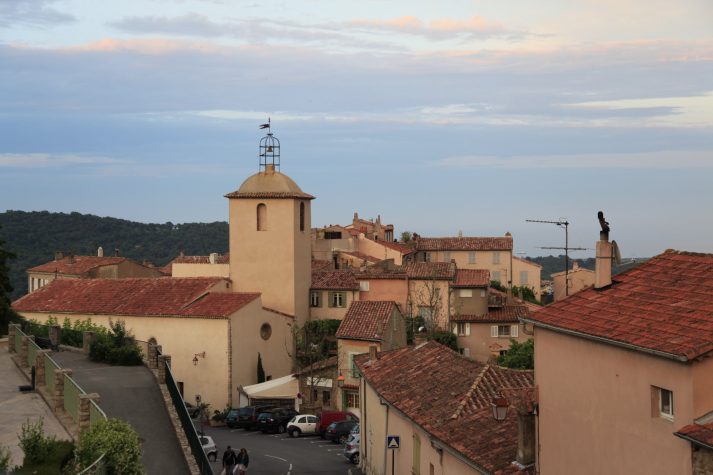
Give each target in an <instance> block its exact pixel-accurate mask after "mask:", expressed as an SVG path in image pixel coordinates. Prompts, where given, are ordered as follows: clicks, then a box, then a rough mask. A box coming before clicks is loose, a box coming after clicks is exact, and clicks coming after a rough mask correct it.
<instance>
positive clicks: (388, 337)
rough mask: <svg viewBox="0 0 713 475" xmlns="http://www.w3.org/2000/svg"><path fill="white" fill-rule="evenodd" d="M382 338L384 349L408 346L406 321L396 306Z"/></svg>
mask: <svg viewBox="0 0 713 475" xmlns="http://www.w3.org/2000/svg"><path fill="white" fill-rule="evenodd" d="M382 340H383V343H382V345H381V349H382V350H383V351H389V350H393V349H396V348H403V347H404V346H406V321H405V320H404V317H403V316H402V315H401V312H399V311H398V309H397V308H396V307H394V311H393V312H392V313H391V318H389V321H388V322H386V326H385V327H384V334H383V335H382Z"/></svg>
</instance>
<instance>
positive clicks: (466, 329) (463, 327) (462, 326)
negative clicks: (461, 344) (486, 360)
mask: <svg viewBox="0 0 713 475" xmlns="http://www.w3.org/2000/svg"><path fill="white" fill-rule="evenodd" d="M456 335H458V336H469V335H470V323H467V322H458V323H456Z"/></svg>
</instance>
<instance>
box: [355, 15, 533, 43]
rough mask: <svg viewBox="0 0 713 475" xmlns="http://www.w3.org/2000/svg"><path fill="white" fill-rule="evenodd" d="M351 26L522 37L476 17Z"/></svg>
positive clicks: (436, 34) (408, 19)
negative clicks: (426, 22)
mask: <svg viewBox="0 0 713 475" xmlns="http://www.w3.org/2000/svg"><path fill="white" fill-rule="evenodd" d="M349 24H350V25H351V26H354V27H357V28H365V29H368V30H372V31H384V32H396V33H406V34H412V35H421V36H426V37H431V38H434V37H440V38H445V37H448V36H522V33H521V32H516V31H514V30H508V29H506V28H505V27H504V26H503V25H501V24H499V23H495V22H491V21H488V20H486V19H485V18H484V17H482V16H477V15H474V16H472V17H470V18H468V19H466V20H454V19H451V18H443V19H438V20H433V21H431V22H429V23H428V24H425V23H424V22H423V21H421V20H420V19H419V18H417V17H415V16H411V15H406V16H402V17H398V18H393V19H390V20H371V19H363V18H359V19H355V20H352V21H351V22H349Z"/></svg>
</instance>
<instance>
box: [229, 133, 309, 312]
mask: <svg viewBox="0 0 713 475" xmlns="http://www.w3.org/2000/svg"><path fill="white" fill-rule="evenodd" d="M260 128H263V129H267V131H268V132H267V135H266V136H265V137H263V138H262V139H261V140H260V146H259V156H258V158H259V161H258V163H259V170H258V172H257V173H256V174H254V175H252V176H251V177H249V178H248V179H247V180H245V181H244V182H243V184H242V185H240V188H238V190H237V191H234V192H232V193H228V194H227V195H225V197H226V198H228V200H229V213H230V278H231V280H232V281H233V290H234V291H236V292H260V293H261V294H262V304H263V305H264V306H265V307H268V308H271V309H273V310H277V311H279V312H283V313H287V314H289V315H293V316H294V317H295V319H296V321H297V323H298V324H299V325H303V324H304V322H305V321H306V320H307V316H308V312H309V306H308V301H309V287H310V284H311V278H312V276H311V274H312V251H311V236H310V232H311V207H310V204H311V201H312V200H313V199H314V196H312V195H310V194H307V193H305V192H303V191H302V190H301V189H300V187H299V186H298V185H297V183H295V182H294V181H293V180H292V179H291V178H290V177H288V176H287V175H285V174H283V173H281V172H280V141H279V140H278V139H277V137H275V136H274V135H273V133H272V130H271V124H270V123H269V122H268V123H267V124H263V125H262V126H260Z"/></svg>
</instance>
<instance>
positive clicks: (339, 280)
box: [310, 270, 359, 290]
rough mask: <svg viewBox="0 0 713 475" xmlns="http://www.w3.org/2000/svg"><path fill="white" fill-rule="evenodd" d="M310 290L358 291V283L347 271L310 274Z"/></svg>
mask: <svg viewBox="0 0 713 475" xmlns="http://www.w3.org/2000/svg"><path fill="white" fill-rule="evenodd" d="M310 288H311V289H315V290H359V283H358V282H357V281H356V279H355V278H354V274H353V273H352V272H351V271H348V270H330V271H316V272H312V285H311V286H310Z"/></svg>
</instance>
